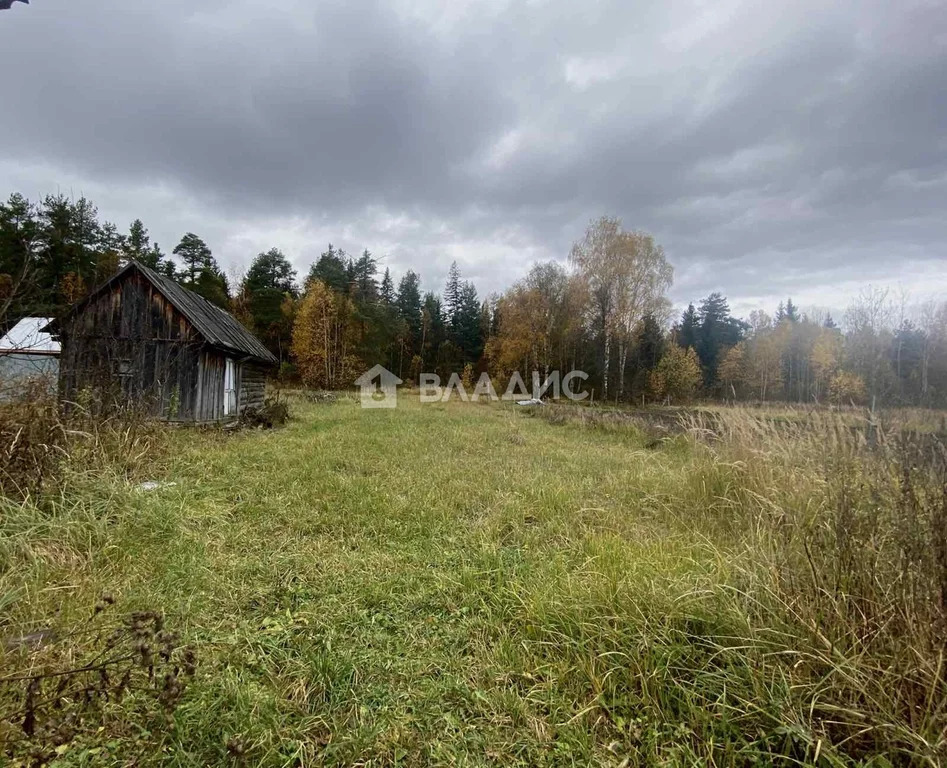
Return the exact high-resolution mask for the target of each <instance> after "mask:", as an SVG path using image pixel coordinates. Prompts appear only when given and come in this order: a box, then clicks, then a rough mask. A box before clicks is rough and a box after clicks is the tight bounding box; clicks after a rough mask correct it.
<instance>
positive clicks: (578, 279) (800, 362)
mask: <svg viewBox="0 0 947 768" xmlns="http://www.w3.org/2000/svg"><path fill="white" fill-rule="evenodd" d="M132 259H134V260H137V261H139V262H140V263H142V264H144V265H146V266H148V267H150V268H152V269H155V270H156V271H158V272H160V273H161V274H163V275H166V276H168V277H171V278H172V279H174V280H177V281H178V282H180V283H181V284H182V285H184V286H185V287H187V288H189V289H191V290H193V291H195V292H197V293H199V294H200V295H202V296H204V297H205V298H207V299H208V300H210V301H212V302H214V303H215V304H217V305H218V306H220V307H222V308H225V309H227V310H229V311H231V312H233V313H234V315H235V316H236V317H237V318H238V319H239V320H240V321H241V322H242V323H244V324H245V325H246V326H247V327H248V328H250V329H251V330H252V331H254V332H255V333H256V334H257V335H258V336H259V337H260V338H261V339H262V340H263V341H264V343H265V344H266V345H267V346H268V347H269V348H270V349H271V350H272V351H273V352H274V354H276V355H277V357H278V358H279V360H280V361H281V368H280V376H281V377H283V378H284V379H296V378H298V379H301V380H302V381H303V382H304V383H305V384H306V385H307V386H313V387H320V388H326V389H335V388H341V387H345V386H349V385H351V383H352V381H353V380H354V378H356V377H357V376H359V375H360V374H361V373H362V372H363V371H364V370H366V369H367V368H369V367H371V366H372V365H374V364H375V363H381V364H382V365H384V366H385V367H387V368H389V369H390V370H392V371H394V372H395V373H397V374H398V375H399V376H400V377H401V378H402V379H404V380H406V381H417V379H418V376H419V375H420V373H422V372H425V373H427V372H433V373H438V374H440V375H441V376H442V378H444V379H446V378H447V377H448V376H449V375H450V374H451V373H453V372H458V373H461V372H463V373H464V374H465V377H466V378H468V379H471V380H472V379H474V378H475V377H476V376H479V374H480V373H482V372H484V371H487V372H489V373H490V374H491V375H492V376H493V377H494V378H495V381H498V382H499V383H500V384H502V383H504V382H505V380H506V379H508V378H509V377H510V376H511V375H512V374H513V372H515V371H518V372H519V373H520V374H521V375H522V376H523V377H524V378H525V380H527V381H529V380H530V375H531V373H532V371H539V372H540V373H543V374H545V373H548V372H550V371H553V370H559V371H561V372H566V371H568V370H582V371H585V372H586V373H588V374H589V379H588V381H587V384H586V386H587V388H589V389H591V390H592V391H593V392H594V397H595V399H596V400H608V401H624V402H628V401H631V402H641V401H651V402H654V401H663V402H681V401H686V400H688V399H691V398H694V397H705V398H719V399H727V400H737V401H769V400H783V401H789V402H800V403H802V402H806V403H812V402H820V403H822V402H825V403H837V404H842V403H849V402H854V403H866V402H869V401H870V400H872V399H875V400H876V401H878V402H880V403H884V404H897V405H926V406H938V407H944V406H947V302H945V301H939V302H927V303H925V304H923V305H921V306H909V305H908V303H907V301H906V300H900V301H898V300H896V297H894V296H893V295H891V294H890V292H888V291H885V290H879V289H866V290H865V291H864V292H863V293H862V295H861V296H860V297H859V298H858V299H857V300H856V301H855V302H853V303H852V305H851V306H850V307H849V308H848V310H847V311H846V312H845V315H844V317H843V318H841V320H842V322H841V325H840V324H838V323H837V322H836V321H835V320H834V319H833V318H832V317H831V316H829V315H828V314H825V315H816V314H805V313H802V312H800V311H799V309H798V308H797V307H796V306H795V305H794V304H793V302H792V300H791V299H787V301H786V302H784V303H781V304H780V305H779V306H778V307H777V308H775V310H774V312H773V313H772V314H767V313H766V312H763V311H755V312H752V313H750V315H749V317H747V318H738V317H735V316H733V315H732V313H731V311H730V308H729V305H728V302H727V299H726V298H725V296H723V295H722V294H720V293H712V294H710V295H709V296H707V297H705V298H704V299H702V300H701V301H699V302H697V303H696V304H691V305H689V306H688V307H687V309H686V310H685V311H684V312H683V313H682V314H681V315H680V316H679V317H674V316H672V315H673V312H672V307H671V303H670V302H669V300H668V298H667V294H668V291H669V290H670V287H671V284H672V278H673V270H672V268H671V266H670V264H669V263H668V262H667V259H666V257H665V254H664V251H663V249H662V248H661V247H660V246H659V245H658V244H657V243H655V241H654V239H653V238H652V237H651V236H650V235H649V234H647V233H645V232H640V231H629V230H625V229H624V228H623V227H622V225H621V222H620V221H619V220H617V219H614V218H607V217H605V218H602V219H599V220H597V221H594V222H592V223H591V224H590V225H589V228H588V230H587V231H586V233H585V235H584V237H583V238H582V239H581V240H580V241H578V242H576V243H575V244H574V246H573V247H572V250H571V252H570V254H569V259H568V263H567V266H563V265H562V264H560V263H558V262H555V261H550V262H545V263H538V264H535V265H534V266H533V267H532V269H531V270H530V271H529V273H528V274H527V275H526V276H525V277H524V278H522V279H521V280H519V281H517V282H516V283H514V284H513V285H512V286H510V287H509V288H508V289H507V290H506V291H505V292H504V293H503V294H501V295H490V296H487V297H480V296H479V295H478V292H477V289H476V287H475V286H474V285H473V283H471V282H470V281H468V280H464V279H463V276H462V275H461V273H460V270H459V269H458V267H457V265H456V263H455V264H453V265H452V266H451V269H450V272H449V274H448V278H447V281H446V284H445V285H444V286H443V287H440V290H431V289H430V288H429V287H428V286H423V287H422V280H421V276H420V275H419V274H417V273H416V272H414V271H412V270H409V271H407V272H406V273H405V274H404V275H402V276H400V278H399V279H398V281H397V283H396V282H395V280H394V278H393V277H392V275H391V272H390V270H389V269H388V268H386V269H385V270H384V271H383V272H382V271H381V270H380V268H379V264H378V260H377V259H376V257H375V256H373V254H372V253H371V252H370V251H369V250H367V249H366V250H364V251H363V252H362V253H361V254H347V253H345V252H344V251H343V250H341V249H338V248H335V247H333V246H332V245H329V247H328V248H327V249H326V251H325V252H323V253H322V254H321V255H320V257H319V258H318V259H317V260H316V261H315V263H314V264H312V266H311V268H310V269H309V270H308V272H307V273H306V274H304V275H298V274H297V272H296V270H295V269H294V268H293V266H292V264H291V263H290V261H289V260H288V259H287V258H286V256H285V255H284V254H283V253H282V252H281V251H280V250H279V249H278V248H272V249H270V250H269V251H266V252H264V253H260V254H259V255H257V256H256V257H255V258H254V259H253V261H252V263H251V264H250V266H249V268H248V269H247V271H246V273H245V274H244V275H243V276H242V278H240V279H239V280H237V281H234V284H233V285H231V282H230V281H229V280H228V278H227V276H226V274H225V273H224V271H223V270H222V269H221V268H220V266H219V265H218V263H217V262H216V260H215V259H214V256H213V253H212V251H211V249H210V248H209V247H208V245H207V244H206V243H205V242H204V241H203V240H202V239H201V238H200V237H199V236H198V235H196V234H194V233H190V232H189V233H186V234H184V235H183V236H182V238H181V240H180V241H179V242H178V243H177V245H175V246H174V248H173V249H172V250H171V252H170V253H165V252H164V251H162V249H161V248H160V246H159V245H158V243H156V242H153V241H152V240H151V238H150V236H149V233H148V230H147V229H146V228H145V226H144V224H143V223H142V222H141V221H140V220H136V221H134V222H133V223H132V224H131V226H130V227H129V229H128V231H127V232H121V231H119V230H118V228H117V227H116V226H115V225H114V224H112V223H109V222H99V219H98V212H97V210H96V208H95V206H94V205H93V204H92V203H91V202H90V201H88V200H87V199H85V198H80V199H79V200H72V199H70V198H67V197H64V196H62V195H50V196H47V197H46V198H44V199H43V200H42V201H40V202H38V203H32V202H30V201H29V200H27V199H26V198H25V197H23V196H22V195H19V194H13V195H11V196H10V198H9V199H8V200H7V201H6V202H5V203H2V204H0V324H2V326H3V328H4V329H5V328H6V327H8V326H10V325H12V324H13V323H14V322H15V321H16V320H17V319H19V318H20V317H23V316H27V315H40V316H55V315H58V314H61V313H63V312H64V311H66V310H67V309H68V308H69V307H70V306H71V305H72V304H74V303H75V302H76V301H79V300H81V299H82V297H83V296H85V295H87V294H88V292H89V291H90V290H91V289H92V288H94V286H96V285H98V284H99V283H101V282H102V281H104V280H106V279H107V278H108V277H109V276H110V275H112V274H114V273H115V271H116V270H117V269H119V268H120V267H121V266H122V265H123V264H125V263H127V261H129V260H132Z"/></svg>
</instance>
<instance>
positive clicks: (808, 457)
mask: <svg viewBox="0 0 947 768" xmlns="http://www.w3.org/2000/svg"><path fill="white" fill-rule="evenodd" d="M683 420H684V422H685V426H686V427H687V428H688V430H689V432H690V435H691V438H692V440H693V441H694V449H695V451H696V452H697V453H698V455H699V457H700V458H699V459H697V460H696V461H695V470H694V472H692V473H691V482H692V483H693V484H695V485H696V484H700V485H702V487H703V489H706V486H707V484H708V483H712V484H713V487H714V488H715V489H717V494H718V495H717V497H716V498H714V503H713V505H712V509H710V510H708V512H707V518H708V519H705V520H704V521H703V522H702V523H701V525H702V527H703V528H705V529H706V530H707V531H708V532H709V534H708V535H709V536H710V537H711V539H713V540H714V541H716V542H718V545H719V546H720V548H721V550H722V551H726V552H727V553H728V554H727V558H728V561H729V562H730V563H731V564H732V567H733V568H734V569H735V572H736V578H735V580H734V584H735V587H734V588H735V589H737V590H740V591H742V593H743V594H744V595H745V599H746V606H747V611H748V615H749V616H750V621H751V624H752V625H753V626H755V627H757V628H758V630H759V631H758V633H757V634H756V638H757V639H763V640H764V641H765V643H764V645H765V647H767V648H768V649H769V651H768V654H771V655H768V656H766V658H767V659H780V660H781V666H782V667H784V672H783V673H784V674H785V675H786V677H787V680H789V681H790V684H791V690H792V691H793V696H794V697H795V698H801V700H802V701H804V702H805V704H806V707H807V709H808V715H807V717H806V720H807V727H809V728H811V729H812V732H813V733H814V734H816V735H818V736H819V737H821V738H824V740H825V743H826V744H832V745H834V746H835V748H836V749H838V750H840V752H842V753H844V754H847V755H849V756H853V757H857V758H860V757H866V756H869V755H878V754H888V755H898V756H900V757H901V759H902V760H909V761H917V762H923V763H927V764H931V765H933V764H938V763H940V761H942V760H944V759H945V757H947V683H945V677H944V674H945V670H944V651H945V638H947V472H945V466H947V463H945V451H944V446H943V445H942V444H940V443H939V442H938V441H937V439H936V438H932V436H930V435H922V434H917V433H909V432H903V431H895V430H890V431H887V430H886V429H885V428H884V426H883V424H881V423H879V420H878V419H876V418H874V417H873V416H871V415H869V416H866V418H865V420H864V423H863V424H861V425H858V424H854V425H853V424H852V422H851V420H850V419H844V420H843V419H841V418H839V417H838V416H837V415H836V414H833V413H831V412H814V413H809V414H806V415H805V416H804V417H798V418H796V417H794V418H787V419H772V418H767V417H766V416H764V415H761V414H759V413H753V412H749V411H744V410H740V409H733V410H729V411H720V412H716V413H714V414H700V413H698V414H690V415H686V416H684V417H683ZM702 492H703V493H705V491H702ZM767 663H769V661H767ZM747 704H748V706H751V702H747Z"/></svg>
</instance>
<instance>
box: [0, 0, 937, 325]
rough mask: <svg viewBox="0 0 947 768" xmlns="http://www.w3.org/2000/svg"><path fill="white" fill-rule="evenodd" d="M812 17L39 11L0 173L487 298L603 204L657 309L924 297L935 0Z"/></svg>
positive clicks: (211, 233)
mask: <svg viewBox="0 0 947 768" xmlns="http://www.w3.org/2000/svg"><path fill="white" fill-rule="evenodd" d="M824 5H825V4H816V3H809V2H773V3H766V4H759V3H750V2H726V1H725V2H717V3H704V2H688V3H672V4H668V3H664V2H652V3H634V4H632V3H627V2H612V3H583V4H577V3H573V2H565V1H563V2H557V1H554V0H550V1H549V2H525V3H522V2H521V3H514V2H466V3H465V2H452V3H450V4H443V3H437V2H420V3H412V2H407V0H403V1H401V2H393V3H383V2H326V3H323V2H320V3H311V2H302V1H299V2H293V1H289V0H287V1H284V2H271V3H266V4H264V3H259V2H222V1H218V2H213V1H211V2H204V3H187V2H179V1H178V0H169V1H167V2H162V3H149V4H145V3H129V2H127V0H85V1H84V2H82V3H77V2H75V1H74V0H35V2H33V3H32V4H31V5H29V6H25V5H22V4H17V5H16V6H15V7H14V9H13V10H11V11H10V12H5V13H4V14H2V16H0V61H2V62H3V65H4V66H3V71H4V72H6V73H8V74H7V77H6V78H5V80H4V83H3V86H2V114H3V118H4V119H3V124H4V126H5V140H4V143H3V146H2V147H0V182H3V186H4V188H5V189H6V190H7V192H10V191H13V190H15V189H16V190H20V191H23V192H24V193H25V194H27V195H30V196H33V197H35V196H38V195H39V194H42V193H45V192H53V191H56V189H57V188H68V189H73V190H75V191H76V192H77V193H78V192H79V191H81V192H84V193H85V194H87V195H89V196H90V197H92V198H93V199H94V200H95V201H96V202H97V203H98V204H99V206H100V209H101V213H102V215H103V216H105V217H107V218H111V219H115V220H116V221H117V223H119V224H120V225H121V226H122V227H125V226H127V223H128V221H129V220H130V219H131V218H133V217H135V216H140V217H141V218H142V219H143V220H144V221H145V223H146V225H147V226H148V227H149V228H150V229H151V230H152V232H153V234H155V235H156V236H157V237H158V239H159V240H160V241H161V242H162V244H163V245H165V246H168V247H170V246H171V245H173V243H174V241H176V239H177V238H178V237H179V236H180V234H181V233H183V232H184V231H185V230H186V229H193V230H195V231H198V232H199V233H201V234H202V235H204V236H205V238H206V239H207V240H208V242H209V243H210V244H211V246H212V247H213V248H214V250H215V252H216V253H217V255H218V257H220V259H221V261H222V262H223V263H224V264H227V265H229V266H231V267H236V268H239V267H240V266H244V265H246V263H248V261H249V259H250V258H252V256H253V255H254V254H255V253H256V252H257V251H258V250H260V249H262V248H265V247H270V246H271V245H277V246H280V247H283V248H284V249H285V250H286V251H287V253H289V254H290V255H291V256H292V257H293V259H294V260H295V262H296V264H297V266H298V267H299V268H300V269H301V270H303V269H305V268H306V267H307V265H308V263H309V262H310V261H311V260H312V259H313V258H314V257H315V256H317V255H318V253H319V251H320V250H322V249H323V248H324V246H325V243H326V242H327V241H328V239H332V240H333V242H335V243H337V244H341V245H343V246H344V247H347V248H349V249H361V248H363V247H369V248H372V249H373V250H375V251H376V252H377V253H379V254H380V255H381V254H387V261H386V262H385V263H386V264H389V265H390V266H391V267H392V269H393V270H394V271H395V272H396V273H397V272H402V271H404V270H405V269H408V268H414V269H416V270H419V271H420V272H421V274H422V277H423V278H424V279H425V286H426V287H428V288H432V287H433V288H436V287H438V286H439V284H440V282H441V280H442V278H443V275H444V274H445V273H446V268H447V266H448V265H449V263H450V261H451V260H453V259H455V258H456V259H457V260H458V261H459V262H460V263H461V266H462V268H463V270H464V272H465V273H466V274H467V276H469V277H472V278H474V279H475V280H476V281H477V284H478V287H479V288H480V289H481V292H486V291H490V290H498V289H501V288H502V287H504V286H505V285H507V284H508V283H509V282H510V281H512V280H513V279H515V278H516V277H518V276H520V275H521V274H523V273H524V272H525V270H526V269H527V268H528V266H529V263H530V262H531V261H532V260H535V259H539V258H558V259H564V258H565V256H566V254H567V253H568V248H569V244H570V243H571V241H572V240H573V239H574V238H575V237H577V236H578V235H579V234H580V232H581V230H582V228H583V226H584V224H585V223H586V222H587V220H588V219H589V218H590V217H592V216H597V215H601V214H613V215H618V216H620V217H622V219H623V220H624V222H625V224H626V225H627V226H630V227H638V228H643V229H647V230H650V231H652V232H654V233H655V235H656V236H657V237H658V239H659V241H660V242H661V243H662V244H663V245H664V246H665V248H666V250H667V252H668V255H669V257H670V258H671V260H672V262H673V263H674V265H675V267H676V270H677V280H676V286H675V289H674V297H675V299H676V300H678V301H686V300H688V299H696V298H698V297H699V296H700V295H703V294H705V293H707V292H709V291H710V290H724V291H725V292H727V293H728V294H729V295H730V296H731V299H732V300H733V301H734V304H735V305H736V306H737V307H744V306H746V307H749V306H750V305H752V304H753V303H754V302H764V303H765V302H769V301H772V300H773V299H774V298H775V297H776V296H779V295H786V294H788V293H793V295H794V296H802V297H803V300H806V299H809V300H810V301H812V302H819V303H832V302H836V303H837V302H839V301H841V300H842V297H843V296H844V295H845V294H846V292H850V291H851V290H852V289H853V288H854V287H857V285H858V284H859V282H868V281H871V282H874V283H897V282H900V283H901V284H902V285H905V286H907V287H909V288H911V287H913V288H916V290H920V291H925V290H926V291H944V290H947V275H945V274H944V272H945V270H944V269H943V268H944V266H945V261H944V259H945V256H947V254H945V248H944V243H945V235H947V222H945V220H944V217H943V211H944V208H945V205H944V204H945V202H947V99H944V98H943V87H944V86H943V84H944V82H945V81H947V77H945V76H947V6H945V4H944V3H943V2H917V3H912V2H903V3H897V4H894V3H885V2H848V3H844V2H843V3H837V4H833V5H832V6H831V8H826V7H824ZM445 9H446V10H445ZM11 72H15V73H16V74H15V76H11V75H10V74H9V73H11Z"/></svg>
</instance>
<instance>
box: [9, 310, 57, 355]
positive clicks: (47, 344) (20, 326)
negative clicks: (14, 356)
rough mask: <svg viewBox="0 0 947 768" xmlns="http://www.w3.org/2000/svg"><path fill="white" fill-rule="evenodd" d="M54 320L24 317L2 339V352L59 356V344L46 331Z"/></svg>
mask: <svg viewBox="0 0 947 768" xmlns="http://www.w3.org/2000/svg"><path fill="white" fill-rule="evenodd" d="M51 320H52V318H49V317H24V318H23V319H22V320H20V322H18V323H17V324H16V325H14V326H13V327H12V328H11V329H10V330H9V331H7V333H6V335H4V337H3V338H0V352H22V353H25V354H34V355H58V354H59V351H60V347H59V342H58V341H56V340H55V339H54V338H53V337H52V335H51V334H49V333H47V332H46V331H45V330H44V329H45V328H46V326H47V325H49V323H50V321H51Z"/></svg>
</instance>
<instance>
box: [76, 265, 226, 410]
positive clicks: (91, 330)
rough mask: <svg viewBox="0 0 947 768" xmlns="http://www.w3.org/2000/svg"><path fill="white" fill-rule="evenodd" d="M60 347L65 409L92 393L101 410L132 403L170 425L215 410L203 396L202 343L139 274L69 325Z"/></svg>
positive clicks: (114, 287) (101, 298)
mask: <svg viewBox="0 0 947 768" xmlns="http://www.w3.org/2000/svg"><path fill="white" fill-rule="evenodd" d="M62 342H63V344H62V355H61V358H60V359H61V364H60V393H61V395H62V397H63V398H64V399H65V400H66V401H75V400H76V399H77V398H78V396H79V394H80V392H81V391H82V390H85V389H89V390H92V391H94V392H96V393H97V394H98V396H99V399H100V400H102V401H103V403H105V401H113V400H119V399H120V400H122V401H125V402H133V403H135V404H136V405H137V406H138V407H140V408H142V409H143V410H144V411H145V412H147V413H149V414H151V415H154V416H160V417H162V418H166V419H169V420H172V421H193V420H204V418H203V417H204V414H205V413H207V412H208V411H207V410H206V408H211V409H212V408H213V406H212V405H209V406H208V405H207V404H206V400H207V398H206V397H205V396H203V393H202V392H201V390H202V381H201V360H202V356H204V355H205V353H206V345H205V344H204V341H203V339H202V338H201V337H200V336H199V334H198V333H197V331H196V330H195V329H194V328H193V327H192V326H191V324H190V323H189V322H188V321H187V319H186V318H184V317H183V316H182V315H181V314H180V313H179V312H178V311H177V310H176V309H175V308H174V307H173V306H172V305H171V304H170V302H168V300H167V299H165V297H164V296H163V295H162V294H161V293H160V292H158V291H157V290H155V289H154V286H152V285H151V283H150V282H148V281H147V280H145V279H144V278H143V277H141V276H140V275H138V274H136V273H131V274H129V276H128V277H127V278H126V279H124V280H121V281H120V282H119V283H117V284H116V285H114V286H112V288H111V290H109V291H108V292H107V293H104V294H102V295H101V296H98V297H97V298H96V299H94V300H93V301H92V302H90V303H89V304H88V305H86V306H85V307H84V308H83V309H82V310H81V311H80V312H78V313H77V314H76V315H74V316H73V317H72V318H70V319H69V320H68V321H67V322H66V323H65V324H64V327H63V328H62ZM221 382H222V379H221ZM208 384H209V385H210V386H213V384H214V382H213V380H209V381H208ZM221 388H222V383H221ZM221 397H222V394H221ZM107 404H110V402H109V403H107Z"/></svg>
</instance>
